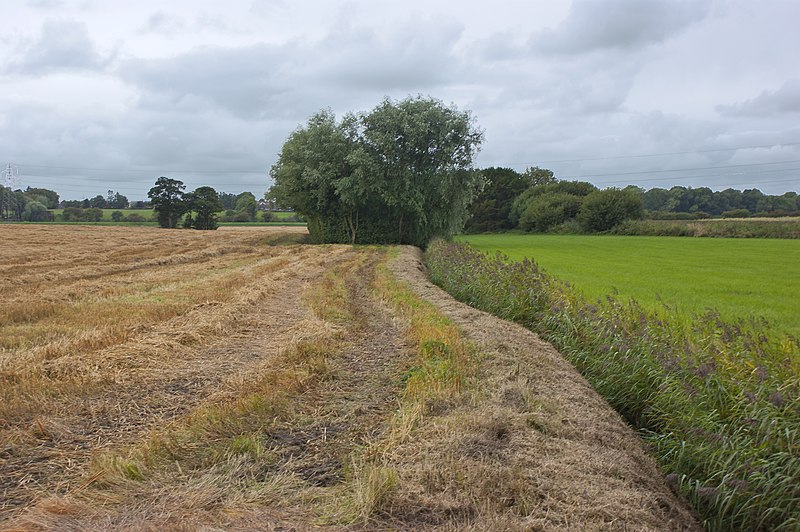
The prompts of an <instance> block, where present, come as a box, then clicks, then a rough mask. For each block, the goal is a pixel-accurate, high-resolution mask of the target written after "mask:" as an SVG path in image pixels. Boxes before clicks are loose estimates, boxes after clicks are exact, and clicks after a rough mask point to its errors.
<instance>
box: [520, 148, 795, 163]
mask: <svg viewBox="0 0 800 532" xmlns="http://www.w3.org/2000/svg"><path fill="white" fill-rule="evenodd" d="M788 146H800V142H786V143H779V144H756V145H751V146H734V147H731V148H715V149H711V150H690V151H671V152H661V153H643V154H636V155H611V156H607V157H587V158H585V159H555V160H548V161H538V162H537V163H536V164H537V165H538V164H552V163H581V162H585V161H612V160H617V159H640V158H646V157H665V156H668V155H692V154H695V153H719V152H724V151H737V150H754V149H759V148H776V147H788ZM505 164H529V165H530V163H505Z"/></svg>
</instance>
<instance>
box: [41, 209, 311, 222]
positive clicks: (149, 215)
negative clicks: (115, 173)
mask: <svg viewBox="0 0 800 532" xmlns="http://www.w3.org/2000/svg"><path fill="white" fill-rule="evenodd" d="M102 211H103V218H102V221H104V222H111V221H112V219H111V213H113V212H116V211H119V212H121V213H122V215H123V216H128V215H130V214H138V215H139V216H143V217H144V218H146V219H147V220H151V219H155V214H156V212H155V211H154V210H151V209H102ZM50 212H52V213H53V216H58V215H61V214H63V213H64V209H50ZM294 217H295V213H293V212H282V211H281V212H273V213H272V219H273V220H274V221H276V222H280V221H286V220H290V219H294Z"/></svg>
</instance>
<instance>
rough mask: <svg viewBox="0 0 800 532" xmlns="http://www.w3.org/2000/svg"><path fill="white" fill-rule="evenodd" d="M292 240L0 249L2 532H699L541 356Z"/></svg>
mask: <svg viewBox="0 0 800 532" xmlns="http://www.w3.org/2000/svg"><path fill="white" fill-rule="evenodd" d="M304 234H305V228H297V227H287V228H283V229H282V230H280V231H277V230H273V229H271V228H265V227H224V228H221V229H220V230H218V231H209V232H205V231H183V230H160V229H156V228H151V227H104V226H61V225H33V224H31V225H6V226H2V227H0V249H3V254H2V255H0V293H2V294H3V305H2V307H0V529H9V530H130V529H152V530H161V529H181V530H193V529H201V528H208V529H235V530H264V529H290V528H295V529H308V528H312V527H331V528H333V529H351V528H359V529H361V528H366V529H400V530H411V529H414V530H417V529H423V530H424V529H429V530H454V529H467V530H490V529H498V530H524V529H537V528H544V529H553V528H572V529H608V528H618V527H622V528H626V527H627V528H648V529H682V530H696V529H698V528H699V525H698V523H697V522H696V520H695V518H694V517H693V514H692V511H691V510H690V509H689V507H688V505H687V503H686V502H685V501H684V500H682V499H680V498H679V497H677V496H676V495H674V493H673V491H671V488H670V485H669V482H668V480H667V479H664V478H663V477H662V476H661V474H660V473H659V471H658V469H657V466H656V465H655V462H654V461H653V460H652V459H651V458H650V457H649V456H648V455H647V454H646V452H645V450H644V446H643V445H642V443H641V441H640V439H639V438H638V436H637V435H636V434H635V433H634V432H633V431H631V430H630V428H629V427H628V426H627V425H626V424H625V423H624V422H623V421H622V419H621V418H620V417H619V415H618V414H617V413H616V412H614V411H613V410H612V409H611V408H610V407H609V405H608V404H607V403H606V402H605V401H603V400H602V399H601V398H600V396H598V395H597V393H595V392H594V391H593V390H592V389H591V388H590V387H589V386H588V385H587V384H586V382H585V381H584V380H583V379H582V378H581V377H580V376H579V375H578V373H577V372H576V371H575V370H574V368H573V367H572V366H571V365H570V364H569V363H568V362H566V360H565V359H564V358H563V357H562V356H561V355H560V354H559V353H558V352H557V351H555V350H554V349H553V348H552V346H549V345H548V344H546V343H544V342H542V341H541V340H539V339H538V338H537V337H536V336H535V335H534V334H532V333H531V332H529V331H527V330H525V329H523V328H521V327H519V326H516V325H513V324H511V323H509V322H505V321H502V320H499V319H497V318H495V317H493V316H490V315H488V314H486V313H483V312H480V311H477V310H475V309H472V308H470V307H467V306H466V305H463V304H460V303H458V302H456V301H454V300H453V299H452V298H451V297H450V296H448V295H447V294H446V293H444V292H443V291H441V290H439V289H438V288H436V287H435V286H433V285H432V284H431V283H430V282H429V281H428V280H427V278H426V277H425V275H424V273H423V270H424V268H423V266H422V263H421V257H420V255H419V253H418V251H416V250H414V249H411V248H408V247H401V248H383V247H368V246H359V247H352V246H310V245H304V244H302V243H301V242H302V240H303V238H304Z"/></svg>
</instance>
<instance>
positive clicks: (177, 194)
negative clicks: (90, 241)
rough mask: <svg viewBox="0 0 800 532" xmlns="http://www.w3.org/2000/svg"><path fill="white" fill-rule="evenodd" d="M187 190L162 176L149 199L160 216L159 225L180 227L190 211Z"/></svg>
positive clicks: (174, 180)
mask: <svg viewBox="0 0 800 532" xmlns="http://www.w3.org/2000/svg"><path fill="white" fill-rule="evenodd" d="M185 188H186V185H184V184H183V182H182V181H178V180H177V179H170V178H169V177H163V176H162V177H159V178H158V179H157V180H156V185H155V186H154V187H153V188H151V189H150V191H149V192H148V193H147V197H148V198H150V202H151V203H152V205H153V208H154V209H155V210H156V213H157V215H158V225H160V226H161V227H166V228H170V229H174V228H175V227H177V226H178V220H180V218H181V216H182V215H183V214H184V213H185V212H186V211H187V210H188V205H187V202H186V199H185V198H184V193H183V191H184V189H185ZM101 198H102V196H101Z"/></svg>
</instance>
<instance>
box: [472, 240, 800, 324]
mask: <svg viewBox="0 0 800 532" xmlns="http://www.w3.org/2000/svg"><path fill="white" fill-rule="evenodd" d="M458 239H459V240H461V241H466V242H469V243H470V244H471V245H473V246H475V247H476V248H478V249H480V250H482V251H486V252H490V253H494V252H496V251H500V252H502V253H504V254H506V255H508V257H509V258H510V259H513V260H518V259H522V258H524V257H529V258H533V259H534V260H536V262H537V263H538V264H539V266H540V267H542V268H543V269H544V270H545V271H547V272H549V273H551V274H553V275H555V276H556V277H558V278H560V279H563V280H566V281H569V282H570V283H572V284H574V285H575V287H576V288H577V289H578V290H580V291H582V292H583V293H584V294H585V295H587V296H589V297H592V298H600V297H604V296H605V295H607V294H610V293H612V292H614V291H615V290H616V291H618V292H619V294H620V295H621V296H623V297H633V298H634V299H636V300H637V301H638V302H639V303H641V304H642V305H644V306H646V307H650V308H656V307H658V306H660V305H662V304H664V303H666V304H667V305H670V306H671V307H676V308H677V309H678V310H679V311H680V312H682V313H687V314H693V313H698V312H704V311H705V310H706V309H708V308H714V309H717V310H718V311H719V312H720V314H721V315H722V316H723V317H724V318H725V319H737V318H749V317H751V316H754V317H763V318H766V319H767V320H768V321H769V322H770V324H771V326H772V327H771V328H773V329H774V330H776V331H783V332H788V333H790V334H794V335H800V319H799V318H798V317H799V316H800V297H799V296H798V294H800V241H797V240H774V239H725V238H715V239H704V238H680V237H635V236H581V235H521V234H502V235H467V236H462V237H459V238H458Z"/></svg>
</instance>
